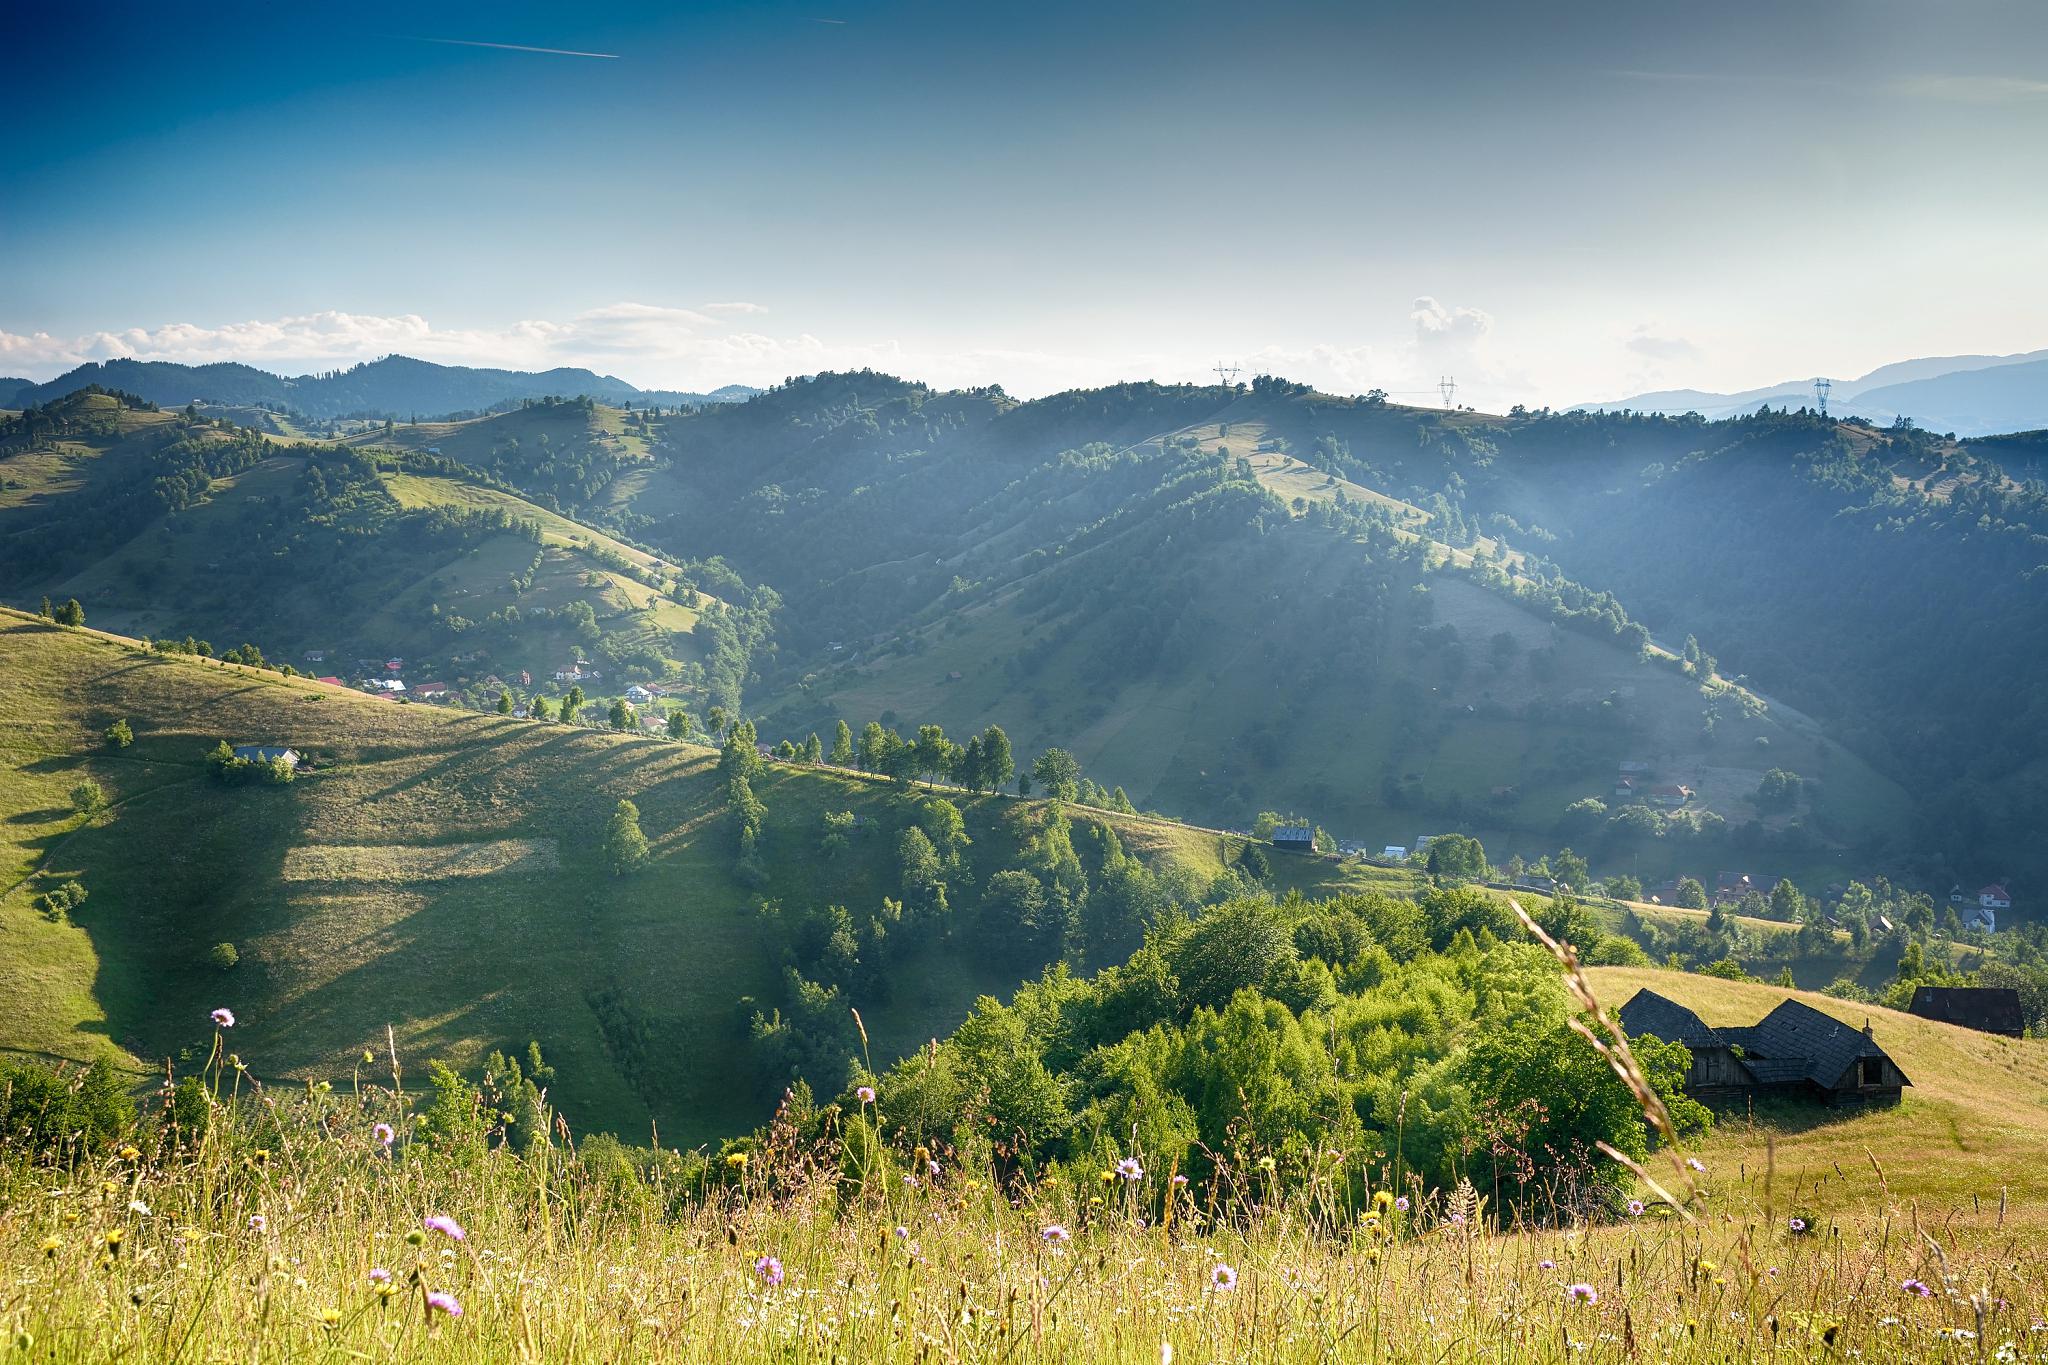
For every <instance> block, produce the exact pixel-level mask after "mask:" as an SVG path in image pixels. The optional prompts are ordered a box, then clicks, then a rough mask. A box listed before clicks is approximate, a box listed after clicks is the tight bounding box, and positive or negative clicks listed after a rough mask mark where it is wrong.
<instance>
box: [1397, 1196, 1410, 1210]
mask: <svg viewBox="0 0 2048 1365" xmlns="http://www.w3.org/2000/svg"><path fill="white" fill-rule="evenodd" d="M1394 1207H1395V1208H1396V1209H1399V1210H1400V1211H1401V1212H1402V1213H1406V1212H1408V1196H1407V1195H1405V1194H1404V1195H1402V1196H1401V1197H1400V1198H1399V1199H1396V1200H1395V1201H1394Z"/></svg>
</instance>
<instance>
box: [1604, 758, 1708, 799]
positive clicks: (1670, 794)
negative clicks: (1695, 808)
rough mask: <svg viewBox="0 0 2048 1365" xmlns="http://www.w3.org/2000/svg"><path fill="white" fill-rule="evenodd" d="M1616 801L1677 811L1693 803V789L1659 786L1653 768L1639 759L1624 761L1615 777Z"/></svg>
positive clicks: (1668, 784) (1666, 784) (1669, 783)
mask: <svg viewBox="0 0 2048 1365" xmlns="http://www.w3.org/2000/svg"><path fill="white" fill-rule="evenodd" d="M1612 794H1613V798H1614V800H1616V801H1617V802H1621V803H1622V804H1625V805H1626V804H1631V803H1634V802H1638V801H1640V802H1643V803H1644V804H1646V805H1651V806H1656V807H1658V808H1660V809H1662V810H1677V809H1678V808H1679V807H1681V806H1683V805H1684V804H1685V803H1686V802H1688V801H1690V800H1692V795H1693V793H1692V788H1691V787H1687V786H1683V785H1681V784H1679V783H1676V782H1659V781H1657V780H1656V778H1655V777H1654V776H1653V775H1652V774H1651V771H1650V765H1649V764H1647V763H1644V762H1642V761H1641V760H1639V759H1623V760H1622V762H1621V763H1620V764H1619V765H1618V767H1617V768H1616V770H1615V774H1614V790H1613V793H1612Z"/></svg>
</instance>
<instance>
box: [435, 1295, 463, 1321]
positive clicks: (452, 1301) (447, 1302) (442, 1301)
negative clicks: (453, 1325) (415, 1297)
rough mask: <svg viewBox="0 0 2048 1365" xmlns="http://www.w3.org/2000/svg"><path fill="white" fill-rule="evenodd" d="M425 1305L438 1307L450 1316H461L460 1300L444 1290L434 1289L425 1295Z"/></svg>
mask: <svg viewBox="0 0 2048 1365" xmlns="http://www.w3.org/2000/svg"><path fill="white" fill-rule="evenodd" d="M427 1307H429V1308H436V1309H439V1310H440V1311H441V1312H443V1313H446V1314H447V1315H448V1316H449V1317H451V1318H459V1317H461V1316H462V1301H461V1300H460V1299H458V1298H456V1297H455V1296H454V1295H453V1294H450V1293H447V1292H446V1291H444V1290H439V1289H437V1290H435V1291H434V1292H433V1293H431V1294H429V1295H427Z"/></svg>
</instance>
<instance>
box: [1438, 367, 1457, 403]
mask: <svg viewBox="0 0 2048 1365" xmlns="http://www.w3.org/2000/svg"><path fill="white" fill-rule="evenodd" d="M1436 391H1437V392H1438V393H1440V394H1442V395H1443V396H1444V406H1445V407H1449V406H1450V405H1451V400H1452V399H1453V398H1455V397H1457V396H1458V381H1457V380H1455V379H1453V378H1451V377H1450V376H1449V375H1445V376H1444V377H1443V378H1442V379H1439V380H1437V381H1436Z"/></svg>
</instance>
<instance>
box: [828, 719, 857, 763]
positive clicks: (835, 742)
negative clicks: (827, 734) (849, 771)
mask: <svg viewBox="0 0 2048 1365" xmlns="http://www.w3.org/2000/svg"><path fill="white" fill-rule="evenodd" d="M832 766H834V767H836V768H850V767H852V766H853V727H852V726H850V725H848V724H847V723H846V722H845V721H843V720H842V721H839V722H838V723H837V724H835V725H834V726H833V729H832Z"/></svg>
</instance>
